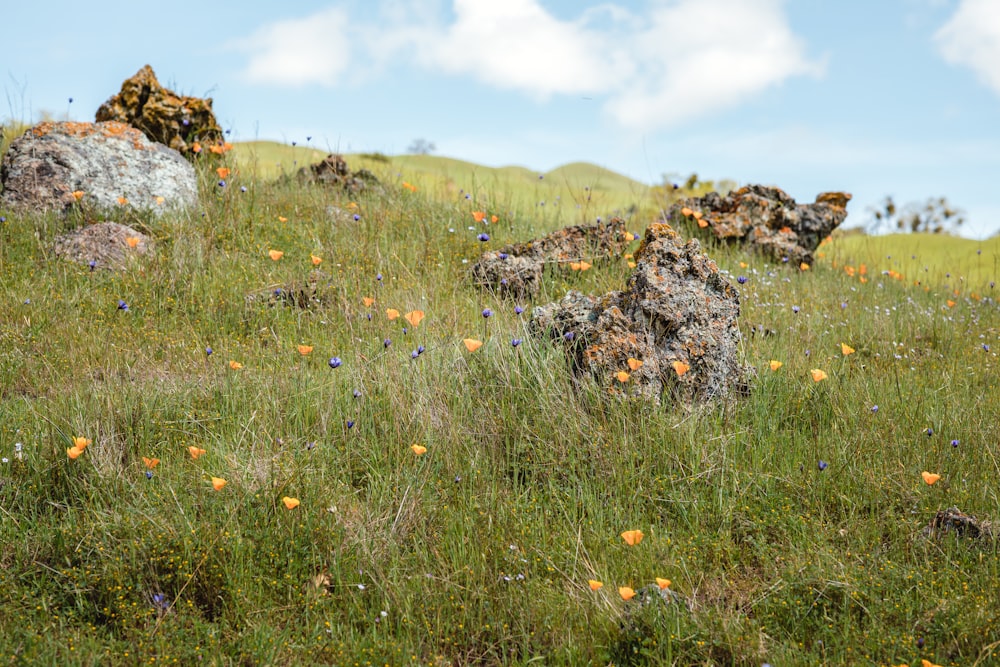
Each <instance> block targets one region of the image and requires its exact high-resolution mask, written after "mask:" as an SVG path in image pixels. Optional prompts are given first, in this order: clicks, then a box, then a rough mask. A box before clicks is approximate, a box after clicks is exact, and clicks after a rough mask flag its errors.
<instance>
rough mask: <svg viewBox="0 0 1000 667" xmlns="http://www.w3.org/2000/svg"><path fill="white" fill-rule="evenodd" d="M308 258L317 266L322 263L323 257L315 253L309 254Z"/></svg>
mask: <svg viewBox="0 0 1000 667" xmlns="http://www.w3.org/2000/svg"><path fill="white" fill-rule="evenodd" d="M309 259H310V260H312V263H313V266H319V265H320V264H322V263H323V258H322V257H317V256H316V255H309Z"/></svg>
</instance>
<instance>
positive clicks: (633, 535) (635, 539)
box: [622, 530, 645, 547]
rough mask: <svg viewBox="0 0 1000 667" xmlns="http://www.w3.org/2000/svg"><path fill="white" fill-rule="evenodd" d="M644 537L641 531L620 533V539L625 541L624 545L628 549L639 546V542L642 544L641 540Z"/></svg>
mask: <svg viewBox="0 0 1000 667" xmlns="http://www.w3.org/2000/svg"><path fill="white" fill-rule="evenodd" d="M644 537H645V535H644V534H643V532H642V531H641V530H626V531H625V532H624V533H622V539H623V540H625V544H627V545H629V546H630V547H634V546H635V545H637V544H639V542H642V538H644Z"/></svg>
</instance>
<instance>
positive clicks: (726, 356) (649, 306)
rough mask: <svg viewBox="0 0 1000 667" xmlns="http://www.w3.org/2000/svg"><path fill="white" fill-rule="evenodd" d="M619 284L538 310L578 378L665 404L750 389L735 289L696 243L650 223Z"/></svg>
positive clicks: (536, 328) (544, 332) (537, 326)
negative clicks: (602, 292)
mask: <svg viewBox="0 0 1000 667" xmlns="http://www.w3.org/2000/svg"><path fill="white" fill-rule="evenodd" d="M635 262H636V267H635V269H634V270H633V272H632V275H631V276H630V277H629V279H628V282H627V284H626V287H625V289H624V290H622V291H614V292H610V293H608V294H605V295H604V296H600V297H594V296H587V295H584V294H581V293H579V292H575V291H571V292H569V293H568V294H567V295H566V296H565V297H564V298H563V299H562V300H561V301H558V302H555V303H550V304H548V305H545V306H540V307H538V308H535V310H534V312H533V313H532V318H531V322H530V328H531V331H532V332H533V333H534V334H535V335H536V336H539V337H544V338H550V339H552V340H554V341H556V342H557V343H558V344H559V345H561V346H562V347H563V348H564V350H565V352H566V354H567V356H568V358H569V361H570V367H571V369H572V372H573V374H574V375H575V376H577V377H585V376H587V377H594V378H596V379H597V381H598V382H599V383H601V384H602V385H604V386H607V387H608V388H610V389H611V391H613V392H623V393H624V394H626V395H633V396H641V397H643V398H647V399H649V400H651V401H653V402H656V403H659V402H660V400H661V396H663V395H664V394H669V395H670V396H671V397H672V398H674V399H676V400H681V401H684V402H698V401H706V400H710V399H718V398H722V397H724V396H727V395H729V394H731V393H733V392H741V391H744V390H745V389H746V388H747V386H748V384H749V381H750V379H751V377H752V374H753V369H752V368H751V367H748V366H744V365H743V364H741V363H740V360H739V344H740V331H739V328H738V326H737V318H738V317H739V314H740V298H739V293H738V292H737V291H736V289H735V288H734V287H733V286H732V285H731V284H730V283H729V281H728V280H727V279H726V278H725V276H723V275H722V274H721V273H720V272H719V269H718V266H717V265H716V264H715V262H714V261H712V260H711V259H710V258H709V257H707V256H706V255H704V254H703V253H702V252H701V246H700V244H699V242H698V241H697V240H690V241H688V242H687V243H685V242H684V241H683V239H681V237H680V235H679V234H677V232H675V231H674V230H673V229H672V228H671V227H670V226H669V225H666V224H662V223H658V224H653V225H651V226H650V227H649V229H647V230H646V235H645V238H644V239H643V241H642V244H641V245H640V247H639V249H638V250H637V251H636V253H635Z"/></svg>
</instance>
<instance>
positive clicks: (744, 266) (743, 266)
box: [740, 262, 750, 269]
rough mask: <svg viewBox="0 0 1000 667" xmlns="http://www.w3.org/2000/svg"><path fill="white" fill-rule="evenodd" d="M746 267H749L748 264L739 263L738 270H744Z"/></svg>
mask: <svg viewBox="0 0 1000 667" xmlns="http://www.w3.org/2000/svg"><path fill="white" fill-rule="evenodd" d="M748 266H750V265H749V264H747V263H746V262H740V268H741V269H745V268H747V267H748Z"/></svg>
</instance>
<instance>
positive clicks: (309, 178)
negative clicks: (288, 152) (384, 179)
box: [298, 153, 378, 193]
mask: <svg viewBox="0 0 1000 667" xmlns="http://www.w3.org/2000/svg"><path fill="white" fill-rule="evenodd" d="M298 178H299V180H300V181H303V182H306V183H318V184H320V185H328V186H333V187H338V188H343V189H344V190H346V191H347V192H351V193H355V192H361V191H362V190H365V189H367V188H369V187H372V186H375V185H378V178H376V177H375V174H373V173H371V172H370V171H368V170H367V169H359V170H357V171H355V172H351V169H350V167H348V166H347V161H346V160H345V159H344V156H343V155H336V154H334V153H331V154H330V155H327V156H326V157H325V158H323V159H322V160H320V161H319V162H317V163H316V164H312V165H310V166H309V167H302V168H301V169H299V171H298Z"/></svg>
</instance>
